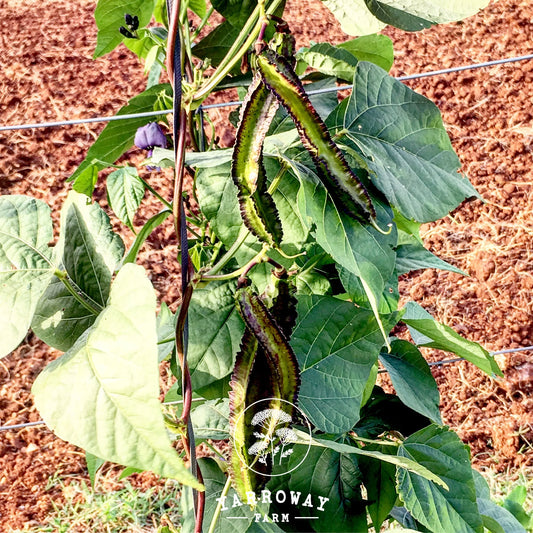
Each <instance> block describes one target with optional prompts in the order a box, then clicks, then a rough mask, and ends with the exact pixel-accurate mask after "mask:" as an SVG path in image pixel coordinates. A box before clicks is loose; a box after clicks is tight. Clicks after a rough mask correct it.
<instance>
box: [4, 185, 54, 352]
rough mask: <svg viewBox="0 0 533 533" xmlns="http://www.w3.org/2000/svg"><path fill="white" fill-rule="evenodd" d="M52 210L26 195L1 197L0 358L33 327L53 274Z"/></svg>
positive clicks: (16, 344)
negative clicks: (36, 311)
mask: <svg viewBox="0 0 533 533" xmlns="http://www.w3.org/2000/svg"><path fill="white" fill-rule="evenodd" d="M52 237H53V233H52V219H51V218H50V208H49V207H48V206H47V205H46V204H45V203H44V202H41V201H40V200H35V199H33V198H28V197H25V196H15V195H13V196H2V197H0V357H3V356H5V355H7V354H8V353H10V352H11V351H12V350H14V349H15V348H16V347H17V346H18V344H19V343H20V342H21V341H22V340H23V339H24V337H25V336H26V333H27V332H28V328H29V327H30V323H31V320H32V318H33V315H34V312H35V309H36V307H37V303H38V301H39V298H40V297H41V295H42V293H43V292H44V290H45V289H46V286H47V285H48V284H49V283H50V279H51V278H52V276H53V273H54V270H55V269H54V266H53V265H52V262H51V255H52V254H51V250H50V249H49V247H48V243H49V242H50V241H51V240H52Z"/></svg>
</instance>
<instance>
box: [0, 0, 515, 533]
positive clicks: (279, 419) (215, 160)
mask: <svg viewBox="0 0 533 533" xmlns="http://www.w3.org/2000/svg"><path fill="white" fill-rule="evenodd" d="M487 3H488V2H487V0H469V1H456V0H440V2H429V1H427V0H410V1H400V0H323V4H324V5H325V6H326V7H327V8H329V9H330V10H331V11H332V12H333V14H334V15H335V17H336V18H337V19H338V21H339V22H340V24H341V27H342V28H343V30H344V31H345V32H346V33H347V34H349V35H353V36H354V37H355V36H358V37H357V38H353V39H350V40H347V41H346V42H343V43H341V44H338V45H333V44H330V43H328V42H319V43H314V44H312V46H310V47H309V48H302V49H299V50H297V49H296V48H295V41H294V38H293V36H292V34H291V28H290V26H289V24H287V22H286V19H285V18H284V7H285V1H284V0H229V1H228V0H211V3H210V4H209V3H208V2H206V0H181V1H180V0H173V1H172V0H170V1H169V2H168V3H166V2H165V1H164V0H99V2H98V5H97V7H96V11H95V18H96V23H97V25H98V39H97V45H96V51H95V56H96V57H99V56H102V55H104V54H107V53H108V52H110V51H112V50H113V49H114V48H115V47H116V46H118V45H120V44H121V43H122V44H123V45H125V46H127V47H128V48H129V49H130V50H132V51H133V52H135V53H136V54H137V55H138V56H139V57H140V58H141V59H142V60H143V61H144V63H145V66H146V70H147V72H148V77H147V80H148V81H147V88H146V90H145V91H143V92H142V93H141V94H139V95H137V96H135V97H134V98H132V99H131V101H130V102H129V103H128V104H127V105H126V106H125V107H123V108H122V109H121V110H120V111H119V113H118V114H119V115H131V114H134V115H135V116H133V117H127V118H125V119H124V120H118V121H112V122H110V123H109V124H108V125H107V126H106V127H105V129H104V130H103V131H102V133H101V134H100V136H99V137H98V139H97V140H96V141H95V143H94V144H93V145H92V147H91V148H90V149H89V151H88V153H87V156H86V158H85V159H84V160H83V162H82V163H81V165H80V166H79V168H78V169H77V170H76V171H75V172H74V174H73V175H72V176H71V178H70V181H71V182H72V191H71V192H70V194H69V195H68V197H67V199H66V201H65V203H64V205H63V207H62V209H61V214H60V228H59V237H58V239H57V242H55V243H53V242H52V241H53V235H54V233H53V227H52V218H51V216H50V209H49V207H48V206H47V205H46V204H45V203H44V202H42V201H40V200H36V199H33V198H30V197H26V196H16V195H12V196H3V197H1V198H0V267H1V270H0V294H1V299H0V351H1V354H2V355H6V354H8V353H10V352H11V351H12V350H14V349H15V348H16V346H17V345H18V344H19V343H20V342H21V341H22V340H23V339H24V337H25V335H26V334H27V331H28V329H30V328H31V330H32V331H33V333H34V334H35V335H36V336H37V337H39V338H40V339H42V340H43V341H44V342H45V343H47V344H48V345H49V346H51V347H53V348H55V349H57V350H60V351H61V352H64V354H63V355H62V356H61V357H59V358H58V359H56V360H55V361H54V362H52V363H51V364H49V365H48V366H47V367H46V368H45V369H44V370H43V371H42V373H41V374H40V375H39V376H38V378H37V379H36V381H35V384H34V386H33V393H34V396H35V402H36V405H37V407H38V409H39V411H40V413H41V415H42V417H43V418H44V420H45V421H46V423H47V425H48V426H49V427H50V428H51V429H52V430H53V431H54V432H55V433H56V434H57V435H58V436H59V437H61V438H62V439H65V440H67V441H69V442H71V443H73V444H75V445H77V446H80V447H81V448H83V449H84V450H86V453H87V464H88V468H89V472H90V473H91V475H92V476H94V474H95V472H96V470H97V469H98V468H99V466H100V465H101V464H102V463H103V462H104V461H112V462H116V463H119V464H121V465H124V466H125V467H126V468H127V472H134V471H139V470H151V471H153V472H155V473H156V474H158V475H160V476H164V477H169V478H174V479H176V480H178V481H179V482H181V483H182V484H183V490H182V495H181V506H182V509H183V520H182V523H181V524H179V525H178V524H176V525H175V528H174V530H175V531H179V530H180V528H181V531H183V532H193V531H194V532H201V531H204V532H206V533H212V532H215V531H218V532H232V533H233V532H235V533H237V532H239V533H240V532H243V533H244V532H248V533H252V532H253V533H259V532H269V533H274V532H282V531H291V532H332V533H340V532H367V531H370V530H373V531H380V529H381V528H382V527H383V524H386V523H389V525H390V527H393V528H394V527H395V528H396V530H397V531H398V530H402V531H425V532H427V531H430V532H434V533H455V532H465V533H466V532H468V533H473V532H476V533H477V532H482V531H484V530H489V531H491V532H494V533H501V532H504V533H510V532H513V533H518V532H520V531H525V530H524V529H523V528H522V526H521V525H520V523H519V522H518V521H517V520H516V518H515V517H514V516H513V515H512V514H511V513H510V512H509V511H507V510H506V509H504V508H502V507H499V506H498V505H496V504H495V503H493V502H492V501H491V499H490V495H489V492H488V486H487V484H486V482H485V481H484V480H483V478H482V477H481V476H480V475H479V474H478V473H477V472H476V471H474V470H473V469H472V467H471V462H470V455H469V449H468V447H467V446H465V445H464V444H463V443H462V442H461V440H460V439H459V437H458V436H457V435H456V433H454V432H453V431H452V430H451V429H450V428H448V427H446V426H444V425H443V423H442V419H441V415H440V412H439V392H438V389H437V385H436V383H435V380H434V378H433V377H432V374H431V372H430V367H429V366H428V364H427V362H426V361H425V359H424V357H423V356H422V354H421V352H420V350H419V348H420V347H432V348H437V349H441V350H444V351H446V352H453V353H455V354H458V355H459V356H461V357H463V358H464V359H466V360H467V361H469V362H470V363H472V364H474V365H476V366H477V367H479V368H480V369H481V370H482V371H483V372H486V373H487V374H489V375H490V376H497V375H501V371H500V370H499V368H498V366H497V364H496V363H495V361H494V359H493V357H492V356H491V355H490V354H489V353H488V352H487V351H486V350H485V349H484V348H482V347H481V346H480V345H478V344H476V343H474V342H470V341H468V340H466V339H464V338H462V337H461V336H460V335H458V334H457V333H455V332H454V331H453V330H452V329H450V328H449V327H447V326H446V325H444V324H441V323H439V322H438V321H436V320H434V319H433V318H432V317H431V315H430V314H429V313H428V312H426V311H425V310H424V309H423V308H422V307H420V306H419V305H417V304H415V303H414V302H409V303H407V304H406V305H403V306H402V307H401V308H400V305H399V294H398V277H399V276H400V275H402V274H405V273H407V272H410V271H413V270H419V269H424V268H439V269H444V270H450V271H455V272H458V270H457V269H456V268H455V267H454V266H452V265H450V264H448V263H446V262H445V261H443V260H441V259H439V258H437V257H435V256H434V255H433V254H431V253H430V252H429V251H428V250H426V249H425V248H424V246H423V243H422V240H421V238H420V235H419V227H420V224H421V223H424V222H429V221H434V220H437V219H439V218H441V217H443V216H446V215H447V214H448V213H449V212H450V211H451V210H453V209H455V208H456V207H457V206H458V205H459V204H460V203H461V202H462V201H463V200H465V199H468V198H476V197H478V193H477V192H476V190H475V189H474V188H473V186H472V185H471V184H470V182H469V181H468V179H467V178H466V177H465V176H464V175H463V174H461V173H460V172H459V166H460V165H459V159H458V157H457V155H456V154H455V152H454V151H453V149H452V145H451V143H450V140H449V138H448V136H447V134H446V131H445V129H444V127H443V123H442V119H441V115H440V113H439V110H438V109H437V107H436V106H435V105H434V104H433V103H432V102H430V101H429V100H427V99H426V98H425V97H423V96H421V95H419V94H417V93H416V92H414V91H412V90H411V89H409V88H407V87H406V86H405V85H403V84H402V83H401V82H399V81H398V80H396V79H395V78H393V77H391V76H390V75H389V74H388V71H389V70H390V68H391V65H392V62H393V50H392V43H391V40H390V39H389V38H388V37H386V36H384V35H381V34H379V33H376V32H379V31H380V30H381V29H382V28H383V27H384V26H385V25H387V24H390V25H393V26H396V27H398V28H400V29H403V30H406V31H417V30H421V29H423V28H428V27H430V26H431V25H433V24H437V23H441V22H450V21H454V20H460V19H462V18H464V17H467V16H470V15H473V14H474V13H476V12H477V11H478V10H479V9H481V8H482V7H484V6H485V5H486V4H487ZM217 15H218V16H217ZM220 15H221V16H220ZM221 20H222V22H220V21H221ZM215 21H216V22H215ZM312 23H313V21H312V20H309V24H312ZM435 54H437V55H438V50H435ZM165 70H166V74H165V73H164V71H165ZM164 75H166V76H167V78H164ZM161 79H170V83H161V81H160V80H161ZM339 82H340V83H344V84H346V83H349V84H352V85H353V88H352V90H351V94H350V95H349V96H348V97H346V98H344V99H342V101H340V102H339V98H338V97H337V93H336V92H335V87H336V85H337V84H338V83H339ZM228 88H237V91H238V93H239V95H240V97H241V98H242V99H243V102H242V104H241V105H240V108H239V111H238V112H234V113H233V114H232V115H231V117H232V122H233V123H234V125H230V124H229V123H228V125H227V127H228V128H234V132H235V138H236V140H235V144H234V146H233V148H221V147H220V146H219V145H218V142H217V136H216V134H215V133H216V132H213V131H212V127H211V125H210V124H209V122H208V117H205V114H204V112H203V109H202V103H203V102H204V101H205V100H206V98H208V97H209V96H210V95H212V94H213V93H214V92H215V91H219V90H222V89H228ZM169 110H170V111H172V113H170V112H169ZM144 112H152V113H151V115H150V116H148V115H149V113H144ZM139 113H140V114H141V115H139ZM143 113H144V114H143ZM167 131H168V132H169V133H168V134H166V133H165V132H167ZM134 143H135V144H136V145H137V146H138V147H140V148H145V149H147V150H149V152H148V154H147V155H148V157H147V161H146V164H147V165H148V166H149V167H151V168H152V171H153V172H157V171H158V169H159V168H160V167H169V166H171V167H173V168H174V169H175V170H174V194H173V197H172V198H164V196H163V194H161V193H160V192H158V191H157V190H156V189H155V188H154V186H153V185H151V184H150V183H149V182H148V181H147V180H146V179H143V178H141V177H140V176H139V174H138V171H137V169H136V168H135V167H134V166H132V165H130V164H122V165H115V162H116V161H117V160H118V159H119V158H120V156H122V154H124V153H125V152H126V151H127V150H128V149H129V148H131V147H132V146H133V144H134ZM106 168H111V169H112V172H111V173H110V174H109V175H108V177H107V181H106V187H107V194H108V199H109V206H110V208H111V209H112V211H113V212H114V214H115V215H116V217H117V218H118V219H119V220H120V221H121V222H122V223H123V224H124V225H125V228H124V229H125V231H130V230H132V231H134V233H135V236H134V240H133V244H132V245H131V247H130V248H129V249H128V250H125V247H124V244H123V241H122V239H121V237H120V236H119V235H118V234H116V233H115V232H114V231H113V229H112V225H111V223H110V219H109V217H108V214H107V213H106V211H105V210H104V209H103V208H102V207H101V206H100V205H99V204H98V203H97V202H93V201H92V199H91V197H92V194H93V190H94V188H95V186H96V184H97V181H98V179H99V173H100V171H102V170H104V169H106ZM184 183H185V185H186V187H184ZM145 194H152V195H155V198H156V199H157V201H159V202H160V205H161V209H160V212H159V213H157V214H156V215H155V216H152V217H151V218H149V219H148V220H147V222H146V223H145V224H144V226H142V227H141V228H138V227H137V228H136V227H134V221H135V216H136V214H137V212H138V211H139V210H140V212H141V213H142V210H143V198H144V195H145ZM167 218H168V219H169V222H170V221H171V220H172V221H173V224H174V231H175V236H176V240H177V241H178V243H179V255H178V257H176V258H175V259H174V260H175V261H179V262H180V264H181V279H182V286H181V303H180V306H179V308H178V309H177V311H176V314H173V313H172V312H171V310H170V309H169V308H168V307H167V306H166V305H164V304H160V305H158V304H157V302H156V297H155V291H154V289H153V287H152V285H151V282H150V280H149V274H150V273H149V272H146V271H145V268H144V267H143V266H141V265H139V264H137V257H138V254H139V251H140V250H141V249H142V247H143V245H144V243H145V241H146V239H147V238H148V237H149V236H150V234H151V233H152V232H153V231H154V230H155V229H156V228H157V227H158V226H160V225H161V224H162V223H163V222H164V221H165V220H166V219H167ZM128 228H129V229H128ZM459 272H460V271H459ZM404 326H405V327H404ZM407 329H408V330H409V332H410V338H411V339H412V342H411V341H407V340H404V339H403V338H399V337H397V336H395V332H399V331H406V330H407ZM165 360H169V361H170V365H169V366H170V369H171V371H172V373H173V374H174V376H175V378H176V379H175V384H174V386H173V387H172V388H171V389H170V390H169V391H168V393H167V394H166V398H165V402H164V405H162V404H161V402H160V399H159V394H160V388H159V365H160V363H162V362H163V361H165ZM381 371H386V372H388V375H389V377H390V381H391V384H392V387H393V389H394V392H395V393H394V394H393V393H390V392H386V391H385V390H384V388H382V387H380V386H379V385H378V383H382V382H381V381H379V379H378V374H379V373H380V372H381ZM390 390H392V389H390ZM202 443H206V445H207V447H208V448H206V447H205V446H203V447H202V449H203V450H206V449H209V450H210V452H209V453H207V454H206V453H205V451H204V453H203V454H202V455H203V457H201V458H198V456H197V448H198V446H199V445H200V444H202ZM176 528H177V529H176ZM162 530H164V531H171V530H172V528H171V527H170V526H164V528H163V529H162Z"/></svg>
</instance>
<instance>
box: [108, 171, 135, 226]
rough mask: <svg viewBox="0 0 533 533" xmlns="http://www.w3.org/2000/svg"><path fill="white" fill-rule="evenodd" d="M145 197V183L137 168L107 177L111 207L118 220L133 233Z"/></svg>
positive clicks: (116, 172) (113, 173)
mask: <svg viewBox="0 0 533 533" xmlns="http://www.w3.org/2000/svg"><path fill="white" fill-rule="evenodd" d="M143 196H144V183H143V182H142V181H141V179H140V178H139V174H138V173H137V169H136V168H135V167H129V166H127V167H122V168H119V169H118V170H115V172H112V173H111V174H109V176H108V177H107V197H108V199H109V205H110V206H111V209H113V211H114V212H115V214H116V215H117V217H118V219H119V220H120V221H121V222H123V223H124V224H126V226H128V228H130V229H131V230H132V231H134V229H133V218H134V217H135V215H136V213H137V209H139V206H140V205H141V201H142V199H143Z"/></svg>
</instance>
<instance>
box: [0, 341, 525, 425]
mask: <svg viewBox="0 0 533 533" xmlns="http://www.w3.org/2000/svg"><path fill="white" fill-rule="evenodd" d="M532 350H533V346H524V347H523V348H507V349H505V350H498V351H496V352H489V353H490V355H492V356H494V355H502V354H506V353H516V352H528V351H532ZM461 361H466V359H465V358H464V357H455V358H453V359H442V360H440V361H433V362H428V366H443V365H448V364H452V363H460V362H461ZM379 373H380V374H385V373H387V371H386V370H385V369H380V370H379ZM198 400H199V399H198ZM198 400H195V399H193V401H198ZM180 402H181V400H178V401H176V402H166V403H165V405H172V404H175V403H180ZM43 425H46V422H45V421H44V420H39V421H38V422H27V423H26V424H15V425H13V426H2V427H0V431H8V430H14V429H24V428H27V427H31V426H43Z"/></svg>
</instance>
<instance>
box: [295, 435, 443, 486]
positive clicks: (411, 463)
mask: <svg viewBox="0 0 533 533" xmlns="http://www.w3.org/2000/svg"><path fill="white" fill-rule="evenodd" d="M295 432H296V433H297V434H300V435H301V432H299V431H297V430H295ZM304 437H305V438H306V442H309V437H308V436H307V434H304ZM310 442H311V446H321V447H324V448H330V449H332V450H335V451H337V452H340V453H354V454H356V455H361V456H364V457H370V458H373V459H379V460H380V461H384V462H386V463H390V464H393V465H396V466H397V467H399V469H400V470H397V472H403V471H406V472H410V473H413V474H416V475H417V476H419V477H421V478H422V479H424V480H426V481H430V482H432V483H434V484H436V485H438V486H439V487H441V488H442V489H443V490H448V486H447V484H446V483H445V481H443V480H442V479H441V478H440V477H439V476H438V475H437V474H435V473H434V472H432V471H431V470H430V469H429V468H426V467H425V466H424V465H422V464H420V463H419V462H417V461H415V460H413V459H411V458H409V457H406V456H404V455H389V454H387V453H382V452H379V451H376V450H369V449H366V448H357V447H356V446H352V445H349V444H343V443H341V442H335V441H332V440H326V439H316V438H315V439H311V441H310Z"/></svg>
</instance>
